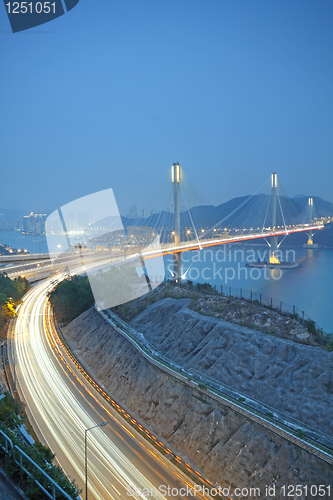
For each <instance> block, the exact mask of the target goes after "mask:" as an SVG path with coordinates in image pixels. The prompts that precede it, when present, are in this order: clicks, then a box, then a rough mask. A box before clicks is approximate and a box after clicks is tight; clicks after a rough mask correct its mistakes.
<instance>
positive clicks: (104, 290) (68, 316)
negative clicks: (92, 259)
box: [49, 266, 144, 324]
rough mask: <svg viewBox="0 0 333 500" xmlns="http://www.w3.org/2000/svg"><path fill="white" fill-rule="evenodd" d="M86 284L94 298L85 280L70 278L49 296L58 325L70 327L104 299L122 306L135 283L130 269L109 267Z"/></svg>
mask: <svg viewBox="0 0 333 500" xmlns="http://www.w3.org/2000/svg"><path fill="white" fill-rule="evenodd" d="M143 279H144V278H143ZM90 280H91V282H92V284H93V289H94V293H95V297H94V295H93V293H92V290H91V287H90V283H89V279H88V278H87V277H86V276H85V277H83V276H72V277H70V278H68V279H67V280H65V281H62V282H61V283H59V285H58V286H57V287H56V288H55V289H54V290H53V291H52V292H51V293H50V294H49V298H50V301H51V304H52V307H53V310H54V313H55V315H56V318H57V321H58V322H59V323H65V324H67V323H70V322H71V321H73V319H75V318H76V317H77V316H79V315H80V314H82V313H83V312H85V311H87V310H88V309H90V307H92V306H93V305H94V302H96V301H99V302H103V300H104V299H105V298H108V297H112V296H113V297H116V298H117V301H118V302H125V301H126V300H128V298H129V297H130V296H131V283H135V282H137V281H138V276H137V274H136V271H135V270H134V269H133V268H131V267H130V268H127V267H120V268H118V267H116V266H112V267H111V268H110V270H109V271H108V272H106V273H99V274H96V275H95V276H92V277H91V278H90Z"/></svg>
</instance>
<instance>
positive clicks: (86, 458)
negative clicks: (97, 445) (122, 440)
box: [84, 422, 107, 500]
mask: <svg viewBox="0 0 333 500" xmlns="http://www.w3.org/2000/svg"><path fill="white" fill-rule="evenodd" d="M106 424H107V422H102V423H101V424H97V425H93V426H92V427H89V429H85V430H84V470H85V478H86V500H88V448H87V435H88V431H91V429H95V428H96V427H103V426H104V425H106Z"/></svg>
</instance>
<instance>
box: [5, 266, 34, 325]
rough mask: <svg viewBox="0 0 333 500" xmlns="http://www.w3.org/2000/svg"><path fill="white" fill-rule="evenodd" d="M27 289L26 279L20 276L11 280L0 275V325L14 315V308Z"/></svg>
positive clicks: (28, 287)
mask: <svg viewBox="0 0 333 500" xmlns="http://www.w3.org/2000/svg"><path fill="white" fill-rule="evenodd" d="M29 289H30V283H29V281H28V280H27V279H26V278H24V277H21V276H20V277H18V278H15V279H13V280H12V279H10V278H9V277H8V276H7V274H6V273H0V325H4V324H5V323H6V322H7V321H8V320H10V319H11V318H13V317H14V316H15V315H16V312H15V306H16V305H18V304H19V302H20V300H21V298H22V297H23V295H24V294H25V293H26V292H27V291H28V290H29Z"/></svg>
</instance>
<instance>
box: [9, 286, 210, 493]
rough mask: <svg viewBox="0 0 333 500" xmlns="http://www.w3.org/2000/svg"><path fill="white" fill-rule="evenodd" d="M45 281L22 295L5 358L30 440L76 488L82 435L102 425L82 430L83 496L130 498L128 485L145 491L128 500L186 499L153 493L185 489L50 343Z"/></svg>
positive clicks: (53, 340)
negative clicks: (47, 450) (43, 449)
mask: <svg viewBox="0 0 333 500" xmlns="http://www.w3.org/2000/svg"><path fill="white" fill-rule="evenodd" d="M52 280H54V277H53V278H50V279H48V280H46V281H45V282H43V283H41V284H39V285H37V286H35V287H33V289H32V290H31V291H30V292H29V293H28V294H27V295H26V296H25V297H24V300H23V303H22V304H21V305H20V306H19V309H18V317H17V319H16V321H15V323H14V325H13V327H12V331H11V349H10V361H11V364H12V365H13V362H14V360H15V372H16V380H17V388H18V392H19V395H20V397H21V399H22V400H23V401H24V402H25V403H26V411H27V414H28V416H29V420H30V422H31V424H32V426H33V428H34V430H35V432H36V434H37V436H38V438H39V439H40V440H41V441H42V442H44V443H45V444H47V445H48V446H49V447H50V448H51V449H52V451H53V452H54V453H55V454H56V459H57V461H58V463H59V464H60V465H61V467H62V468H63V470H64V471H65V472H66V474H67V475H68V476H69V477H70V478H71V479H73V478H76V482H77V484H78V485H79V486H80V488H83V487H84V477H85V476H84V433H85V432H84V431H85V429H88V428H90V427H92V426H94V425H97V424H100V423H101V422H103V421H107V422H108V425H107V426H105V427H103V428H100V427H97V428H96V429H92V430H91V431H90V432H89V433H88V463H89V472H88V477H89V482H88V484H89V499H91V500H92V499H96V500H100V499H101V500H102V499H111V500H112V499H119V498H123V499H125V498H130V497H129V496H128V494H127V493H128V491H127V488H128V487H129V486H131V487H133V488H137V489H138V490H140V492H144V489H145V488H146V491H147V492H153V494H152V495H148V494H147V493H138V494H134V495H133V496H132V498H141V499H145V498H155V499H156V500H161V499H164V498H176V499H180V498H193V496H192V495H187V494H184V495H175V496H174V495H172V496H170V495H166V496H164V495H162V493H160V492H159V487H160V486H161V485H166V486H168V485H169V486H170V487H172V488H175V491H176V490H178V491H180V489H181V488H184V490H186V487H187V486H189V487H192V484H191V483H190V481H187V480H186V479H184V478H183V477H182V476H181V475H180V474H179V472H177V471H176V470H174V468H173V466H172V465H171V464H170V463H169V462H168V460H167V459H165V458H163V457H162V455H161V456H158V455H159V453H158V452H157V451H156V450H155V449H152V448H151V447H150V445H149V444H148V443H147V442H145V441H144V440H143V439H142V438H140V436H139V435H135V434H137V433H136V432H135V431H134V430H133V429H132V428H131V427H129V426H128V425H127V424H126V422H125V421H124V420H123V419H122V418H121V417H120V416H119V414H117V413H116V412H115V411H114V410H113V409H112V407H111V406H110V405H108V404H107V403H106V401H105V400H104V399H103V398H102V396H101V395H100V394H99V393H98V392H97V391H96V390H95V389H94V388H93V387H92V386H91V385H90V384H89V383H88V382H87V380H86V379H85V378H84V376H83V375H82V373H81V372H80V371H79V370H78V368H77V367H76V366H75V364H74V363H73V362H72V361H71V359H70V358H69V357H68V356H67V355H66V352H65V349H64V348H62V346H61V345H59V342H58V343H57V339H56V338H55V337H54V335H53V333H52V328H51V325H50V323H49V322H50V315H49V306H48V299H47V291H48V289H49V287H50V285H51V281H52ZM196 496H197V497H198V498H199V497H201V498H208V497H205V496H203V495H201V494H198V493H197V495H196ZM82 498H83V497H82Z"/></svg>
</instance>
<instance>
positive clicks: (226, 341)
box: [131, 298, 333, 435]
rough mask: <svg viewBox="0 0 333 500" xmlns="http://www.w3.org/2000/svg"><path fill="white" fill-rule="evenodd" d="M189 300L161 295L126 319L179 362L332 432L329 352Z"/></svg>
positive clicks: (332, 376) (332, 379)
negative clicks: (207, 311) (194, 306)
mask: <svg viewBox="0 0 333 500" xmlns="http://www.w3.org/2000/svg"><path fill="white" fill-rule="evenodd" d="M189 304H190V300H189V299H179V300H176V299H169V298H167V299H162V300H160V301H158V302H156V303H155V304H152V305H150V306H149V307H148V308H147V309H145V310H144V311H143V312H141V313H140V314H139V315H138V316H137V317H136V318H135V319H133V320H132V322H131V324H132V326H134V327H135V328H136V329H137V330H138V331H140V332H141V333H143V334H144V336H145V337H146V338H147V340H148V341H149V342H151V343H152V344H153V345H154V346H155V347H156V348H157V349H158V350H159V351H160V352H161V353H163V354H164V355H165V356H166V357H167V358H169V359H171V360H173V361H175V362H177V363H179V364H180V365H182V366H184V368H195V369H196V370H198V371H200V372H202V373H203V374H206V375H208V376H210V377H211V378H214V379H216V380H219V381H221V382H223V383H224V384H226V385H228V386H230V387H232V388H233V389H236V390H238V391H240V392H242V393H243V394H245V395H247V396H249V397H252V398H254V399H257V400H259V401H261V402H263V403H265V404H267V405H269V406H271V407H272V408H275V409H277V410H280V411H282V412H284V413H286V414H287V415H289V416H292V417H294V418H296V419H298V420H301V421H302V422H304V423H306V424H308V425H310V426H312V427H315V428H316V429H318V430H320V431H322V432H325V433H326V434H329V435H333V420H332V398H333V352H328V351H326V350H324V349H322V348H320V347H314V346H308V345H303V344H300V343H297V342H293V341H292V340H287V339H282V338H278V337H275V336H272V335H267V334H265V333H263V332H261V331H259V330H253V329H250V328H247V327H244V326H240V325H237V324H234V323H230V322H227V321H225V320H223V319H217V318H210V317H207V316H202V315H201V314H199V313H198V312H196V311H193V310H191V309H188V307H187V306H188V305H189ZM284 320H286V319H285V318H284Z"/></svg>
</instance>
